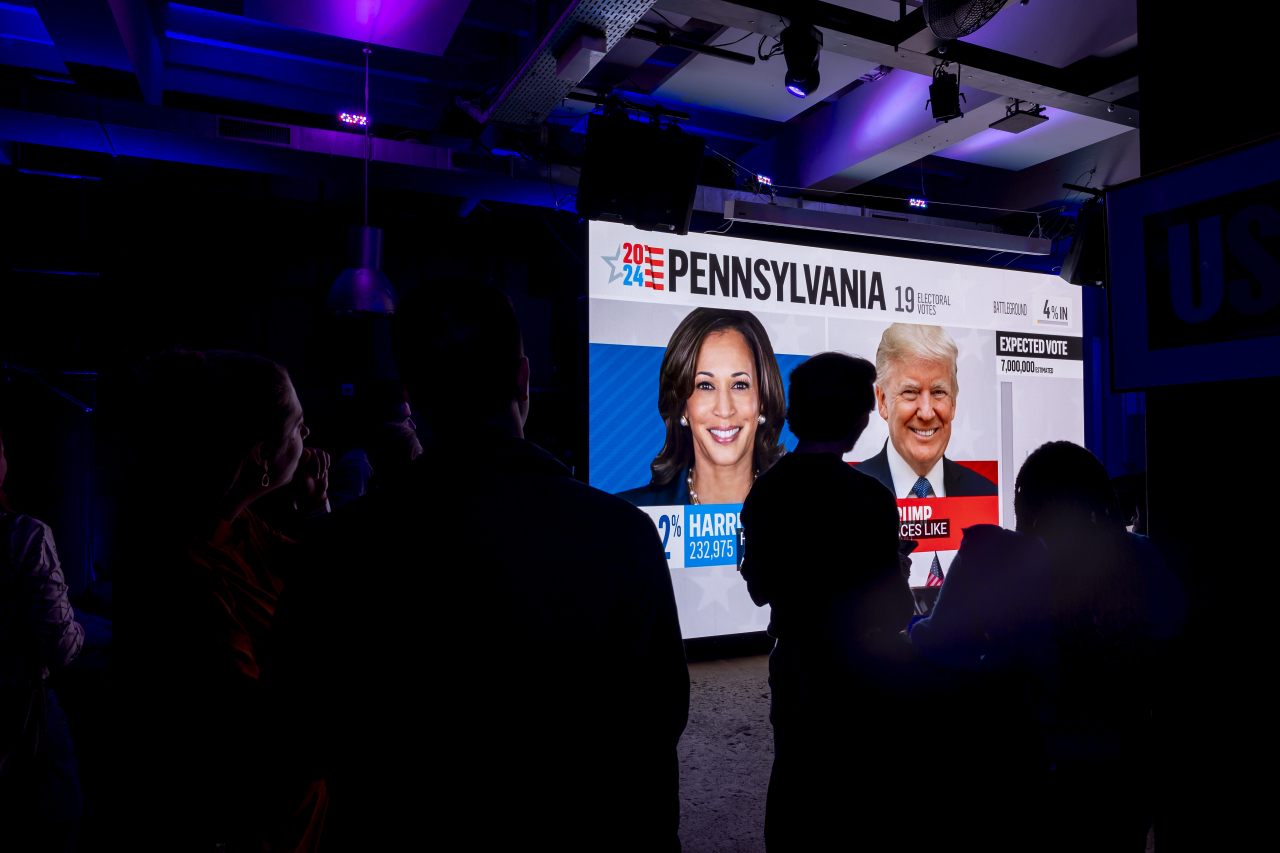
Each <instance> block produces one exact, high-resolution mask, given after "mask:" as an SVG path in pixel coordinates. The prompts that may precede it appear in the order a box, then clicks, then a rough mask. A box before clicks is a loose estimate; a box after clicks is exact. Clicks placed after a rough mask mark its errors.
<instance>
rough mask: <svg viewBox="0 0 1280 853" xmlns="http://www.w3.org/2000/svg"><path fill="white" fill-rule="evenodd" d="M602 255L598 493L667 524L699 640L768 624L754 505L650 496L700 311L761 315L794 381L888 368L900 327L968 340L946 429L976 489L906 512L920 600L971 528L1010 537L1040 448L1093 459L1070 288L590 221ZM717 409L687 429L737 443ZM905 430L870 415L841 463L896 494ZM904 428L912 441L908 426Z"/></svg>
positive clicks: (663, 488)
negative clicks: (662, 401) (1028, 469)
mask: <svg viewBox="0 0 1280 853" xmlns="http://www.w3.org/2000/svg"><path fill="white" fill-rule="evenodd" d="M589 241H590V243H589V251H590V255H589V258H588V268H589V275H588V277H589V299H590V311H589V317H590V328H589V340H590V363H589V367H588V371H589V376H590V389H589V418H590V428H589V430H590V432H589V442H590V462H591V467H590V471H591V475H590V478H591V484H592V485H593V486H596V487H597V488H600V489H603V490H604V491H606V492H610V493H612V494H622V495H623V496H625V497H627V498H628V499H629V500H632V502H633V503H636V504H637V505H640V506H641V508H642V509H644V511H645V512H647V513H649V515H650V516H651V517H652V518H653V520H654V524H655V525H656V526H657V529H658V533H659V535H660V536H661V537H662V539H663V542H664V550H665V551H666V553H667V555H668V560H669V565H670V568H671V575H672V581H673V584H674V587H675V594H676V601H677V604H678V606H679V610H680V625H681V628H682V630H683V631H684V636H685V637H686V638H694V637H709V636H721V635H728V634H739V633H746V632H752V631H763V630H764V629H765V628H766V626H767V625H768V623H769V613H768V608H767V607H766V608H759V607H756V606H755V604H754V603H753V602H752V601H751V598H750V597H749V596H748V594H747V588H746V583H745V582H744V581H743V580H742V578H741V576H740V575H739V574H738V572H737V553H736V552H737V550H738V548H737V537H736V519H737V514H738V511H739V510H740V509H741V503H724V504H717V505H706V504H705V503H703V504H700V505H696V506H695V505H691V504H690V503H689V499H688V498H687V494H688V492H687V487H686V484H687V480H686V474H685V473H682V474H679V475H676V476H674V477H672V478H671V479H670V480H668V481H667V482H666V483H652V482H651V480H652V479H653V473H652V467H651V466H652V465H653V462H654V459H655V457H657V456H658V455H659V454H660V453H661V452H662V451H663V449H664V446H665V445H666V443H667V435H668V425H667V424H666V422H664V420H663V417H662V416H661V415H660V414H659V396H660V391H661V388H660V384H661V377H660V367H661V365H662V363H663V357H664V354H665V352H666V350H667V347H668V345H677V344H678V343H679V341H678V340H677V341H673V333H675V332H676V331H677V329H678V328H688V327H689V325H690V324H688V323H686V325H685V327H681V323H682V321H685V320H686V318H689V317H690V315H691V313H692V312H694V311H695V310H696V309H698V308H709V309H732V310H737V311H748V312H750V313H751V314H752V315H753V316H754V317H755V318H756V320H758V321H759V326H760V327H761V328H762V329H763V331H764V334H765V336H766V337H767V340H768V343H769V345H770V346H771V348H772V350H773V353H774V356H775V358H776V361H777V367H778V371H779V372H778V374H776V375H780V376H781V378H782V380H783V382H784V383H785V382H786V380H787V377H788V375H789V374H790V372H791V370H792V369H793V368H794V367H795V366H796V365H798V364H800V363H801V362H803V361H804V360H805V359H806V358H808V357H809V356H811V355H813V354H815V353H819V352H827V351H838V352H844V353H848V354H850V355H858V356H862V357H864V358H866V359H868V360H870V361H872V362H874V361H875V359H876V351H877V349H878V348H879V346H880V343H881V339H882V337H883V336H884V334H885V332H886V330H888V329H889V328H890V326H891V325H892V324H894V323H908V324H923V325H931V326H938V327H941V329H942V330H943V331H944V332H945V333H946V336H948V337H949V338H950V339H951V340H952V341H954V343H955V346H956V349H957V351H958V354H959V357H958V360H957V377H956V385H957V388H958V390H957V392H956V394H955V397H954V405H953V409H952V411H951V412H950V413H949V414H950V420H949V421H948V424H949V425H948V427H947V429H946V430H945V431H944V432H943V435H944V436H946V444H945V452H944V459H945V460H949V461H950V463H952V464H947V465H946V468H947V470H948V471H949V472H952V473H954V472H960V471H961V470H962V469H963V474H962V476H961V475H957V476H952V475H951V474H948V482H950V483H951V484H952V485H953V486H954V487H955V488H953V490H952V492H950V493H947V494H945V496H942V497H932V498H925V499H917V498H914V497H912V498H905V499H899V500H898V506H899V514H900V515H901V516H902V531H901V532H902V535H903V538H910V539H916V540H918V541H919V543H920V544H919V547H918V548H917V549H916V551H915V553H914V554H913V555H912V561H913V565H912V573H911V585H912V586H917V587H923V586H929V585H936V583H937V582H938V580H937V576H938V574H939V573H941V574H942V575H943V576H944V577H945V573H946V571H947V569H948V567H949V566H950V563H951V559H952V557H954V555H955V552H956V550H957V549H958V548H959V545H960V539H961V536H962V531H963V529H964V528H965V527H968V526H969V525H972V524H980V523H991V524H997V523H998V524H1003V525H1004V526H1006V527H1013V525H1014V518H1013V482H1014V477H1015V476H1016V474H1017V469H1018V466H1020V465H1021V463H1022V461H1023V460H1024V459H1026V457H1027V455H1028V454H1029V453H1030V452H1031V451H1032V450H1034V449H1035V448H1037V447H1039V446H1040V445H1041V444H1043V443H1045V442H1046V441H1054V440H1067V441H1073V442H1075V443H1077V444H1084V363H1083V360H1082V355H1083V354H1082V347H1081V320H1082V318H1081V314H1080V309H1081V305H1080V299H1079V291H1078V288H1074V287H1071V286H1070V285H1067V284H1065V283H1063V282H1062V281H1061V280H1060V279H1057V278H1054V277H1051V276H1047V275H1043V274H1037V273H1026V272H1019V271H1014V270H1005V269H990V268H986V267H975V266H963V265H959V264H947V263H939V262H932V261H918V260H908V259H904V258H895V257H891V256H884V255H863V254H856V253H852V252H840V251H833V250H830V249H818V248H812V247H807V246H796V245H790V244H783V243H773V242H768V241H763V240H746V239H739V238H735V237H728V236H721V235H715V234H689V235H687V236H675V235H658V234H654V233H652V232H645V231H640V230H637V229H635V228H632V227H630V226H626V225H618V224H613V223H607V222H592V223H591V225H590V238H589ZM703 314H704V315H705V314H706V312H703ZM681 337H682V336H677V338H681ZM706 355H707V357H708V358H710V355H711V353H710V350H708V351H707V353H706ZM765 369H766V368H764V367H761V368H760V370H761V371H764V370H765ZM707 387H708V388H710V386H707ZM695 393H696V392H695ZM691 411H695V410H691ZM705 411H708V410H707V409H706V407H705V406H704V407H702V408H698V409H696V412H695V413H696V414H697V417H696V418H695V421H696V423H694V424H693V425H692V426H690V427H687V428H686V427H680V428H682V429H689V430H690V431H691V432H692V430H695V429H704V428H705V430H706V431H708V432H709V430H710V429H712V428H716V429H719V430H720V431H721V432H724V431H725V430H724V427H725V426H727V425H728V424H729V422H730V421H729V420H726V421H725V423H724V424H722V425H720V426H718V427H717V426H716V425H715V424H711V425H710V426H708V425H707V423H706V415H705ZM723 414H724V413H720V412H718V411H717V413H716V418H714V419H723V417H721V416H722V415H723ZM726 416H728V415H726ZM676 417H678V415H677V416H676ZM894 417H896V414H895V411H894V410H891V411H890V412H889V418H888V419H885V418H884V417H881V415H880V414H879V413H878V412H873V413H872V416H871V423H870V425H869V426H868V427H867V429H866V431H865V432H864V433H863V435H862V437H861V438H860V439H859V441H858V443H857V445H856V446H855V447H854V449H853V451H852V452H851V453H850V454H848V455H847V456H846V457H845V460H846V461H847V462H849V463H850V464H856V463H866V465H867V466H876V467H875V469H874V470H876V471H880V472H881V473H882V482H883V481H885V478H887V480H888V482H886V487H888V488H893V485H891V484H892V483H893V482H894V474H893V472H894V471H899V472H900V471H902V470H905V469H904V468H903V465H904V464H905V463H904V461H903V456H902V454H899V456H898V458H897V459H896V460H893V461H894V465H896V467H894V466H889V467H886V466H885V463H886V462H887V461H888V460H889V459H890V454H894V453H897V452H898V451H897V449H896V448H897V447H898V445H897V444H895V441H896V440H898V439H892V438H891V426H892V425H893V424H894ZM698 418H701V420H698ZM714 419H713V420H714ZM730 420H732V417H730ZM779 420H780V419H779ZM755 422H756V419H755V418H753V419H751V421H750V423H748V422H746V421H743V422H742V423H741V424H740V425H739V426H737V427H734V428H735V429H740V430H743V431H744V432H741V433H740V434H731V435H730V436H729V444H728V445H726V446H724V447H721V445H720V444H719V443H715V442H713V444H714V446H713V447H712V451H710V452H713V453H715V454H719V456H716V457H714V458H716V459H720V458H722V457H725V456H726V454H727V455H729V456H732V454H733V453H734V452H735V451H734V447H737V448H739V451H738V452H741V453H754V451H753V450H752V449H751V448H752V447H753V446H754V444H755V442H754V438H752V439H751V440H750V441H748V440H745V439H743V440H741V442H740V443H737V444H735V442H739V438H740V436H746V435H747V434H748V433H751V432H752V431H753V430H756V429H760V430H764V429H766V428H767V427H765V426H759V427H756V426H753V425H752V424H755ZM734 423H737V421H734ZM777 427H778V425H777V424H769V427H768V428H772V429H773V430H774V431H775V432H776V431H777ZM781 427H782V428H781V430H780V432H777V439H776V441H777V442H778V443H782V444H785V446H786V447H787V449H792V448H794V447H795V445H796V439H795V437H794V436H793V435H792V434H791V432H790V430H788V429H787V428H786V426H785V424H782V425H781ZM894 428H895V429H897V430H898V431H899V434H901V430H902V425H901V424H898V425H897V426H896V427H894ZM773 434H774V433H773V432H770V433H767V434H766V437H771V436H772V435H773ZM905 452H907V451H905V450H904V453H905ZM704 458H712V457H711V456H706V457H704ZM877 460H878V461H877ZM702 464H711V463H707V462H704V463H702ZM943 464H944V463H939V466H942V465H943ZM956 466H959V467H956ZM668 467H669V466H668ZM866 470H867V471H868V473H871V471H872V469H871V468H866ZM938 470H942V469H941V467H940V468H939V469H938ZM885 472H888V473H887V474H885ZM708 476H710V475H708ZM898 479H899V480H900V479H902V478H901V476H899V477H898ZM935 479H936V478H935ZM957 484H960V485H957ZM695 490H696V480H695ZM943 490H944V491H945V488H944V489H943ZM896 491H899V492H900V491H902V489H901V486H899V487H898V488H897V489H896ZM898 497H899V498H901V495H898ZM805 500H806V498H805V496H803V495H797V503H796V517H795V519H794V523H795V527H796V535H797V536H803V535H804V534H805V531H804V501H805ZM935 562H936V568H935ZM797 570H802V567H797ZM931 577H932V580H931Z"/></svg>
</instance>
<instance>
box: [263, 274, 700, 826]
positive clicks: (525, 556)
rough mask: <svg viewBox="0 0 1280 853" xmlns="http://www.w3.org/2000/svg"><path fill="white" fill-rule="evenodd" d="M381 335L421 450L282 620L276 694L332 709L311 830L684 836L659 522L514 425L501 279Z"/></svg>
mask: <svg viewBox="0 0 1280 853" xmlns="http://www.w3.org/2000/svg"><path fill="white" fill-rule="evenodd" d="M392 335H393V343H394V352H395V357H396V364H397V366H398V368H399V370H400V375H401V377H402V379H403V380H404V383H405V385H406V387H407V388H408V391H409V393H410V395H411V396H412V398H413V400H414V402H415V406H416V408H417V411H418V412H419V413H420V414H421V415H423V416H424V418H425V419H426V420H427V421H428V423H429V426H430V428H431V434H432V436H433V437H434V441H433V442H432V443H431V444H430V445H428V446H427V448H426V449H425V450H424V452H423V454H422V455H421V456H419V457H418V459H417V460H415V461H414V462H413V464H412V465H411V466H410V468H409V471H408V472H407V474H406V475H405V476H404V477H402V478H400V479H399V480H398V481H397V482H395V483H393V484H391V485H389V486H388V487H387V488H381V489H378V490H377V491H375V492H374V493H372V494H370V495H367V496H366V497H365V498H364V499H362V500H359V501H355V502H353V503H352V504H350V505H349V506H347V507H345V508H343V509H342V510H339V511H338V512H336V513H335V514H334V516H333V524H332V528H331V529H330V530H329V532H328V535H327V536H325V537H324V539H323V540H322V543H321V546H320V547H321V551H322V553H323V554H324V556H325V559H326V561H327V564H328V570H327V572H324V573H321V574H320V575H318V576H317V577H316V578H315V579H314V580H315V583H314V584H313V585H312V586H311V587H310V588H309V589H306V590H300V591H299V593H298V597H296V598H294V599H293V601H292V602H290V603H289V604H288V605H287V607H282V614H281V629H282V632H283V633H282V642H283V643H284V649H285V651H284V654H286V656H287V657H288V658H289V659H291V660H293V661H296V662H297V663H298V666H299V669H298V670H297V672H296V677H297V679H298V680H297V682H296V683H294V684H291V685H282V688H281V689H282V691H283V692H285V693H286V694H292V695H295V696H297V697H298V698H297V699H296V700H295V701H297V702H298V706H299V707H302V708H307V707H320V708H325V709H326V713H325V714H323V715H322V716H321V717H320V718H319V719H318V720H317V726H318V727H319V728H318V731H317V734H316V736H317V737H318V738H322V739H323V740H325V741H326V742H328V743H330V744H331V747H332V753H331V755H332V760H331V765H330V768H329V770H330V772H328V773H327V778H328V780H329V784H330V790H331V792H332V803H333V806H332V809H331V812H330V823H329V824H327V825H326V844H329V843H330V841H331V840H332V843H333V845H334V848H333V849H337V850H350V849H358V850H366V849H367V850H391V849H400V848H401V847H404V846H406V845H409V844H412V845H413V846H419V845H422V844H428V843H430V842H431V841H432V840H435V839H441V838H445V837H449V836H452V835H455V834H456V833H458V832H466V833H467V834H468V835H469V836H471V837H472V839H473V840H472V841H471V842H470V846H473V847H475V848H476V849H486V850H515V849H524V848H527V847H537V846H546V847H550V848H553V849H556V850H568V851H585V850H602V849H608V850H627V851H631V850H634V851H662V850H671V851H674V850H678V849H679V840H678V836H677V826H678V822H679V796H678V784H679V775H678V771H677V761H676V744H677V742H678V740H679V738H680V735H681V732H682V731H683V730H684V726H685V723H686V720H687V717H688V707H689V675H688V668H687V667H686V665H685V657H684V645H683V642H682V640H681V634H680V624H679V619H678V617H677V614H676V604H675V596H674V593H673V590H672V584H671V575H670V572H669V570H668V568H667V561H666V558H665V556H664V554H663V550H662V543H661V540H660V538H659V537H658V534H657V528H656V527H655V526H654V523H653V522H652V521H651V520H650V519H649V517H648V516H647V515H646V514H645V513H644V512H643V511H641V510H640V509H637V508H636V507H635V506H633V505H631V504H629V503H628V502H626V501H625V500H623V499H622V498H618V497H614V496H612V495H608V494H606V493H604V492H601V491H598V490H596V489H593V488H591V487H590V486H587V485H586V484H584V483H581V482H578V481H577V480H575V479H574V478H573V476H572V474H571V473H570V471H569V469H567V468H566V467H564V466H563V465H562V464H561V463H560V462H558V461H557V460H556V459H555V458H553V457H552V456H551V455H550V454H548V453H547V452H545V451H544V450H542V449H541V448H539V447H537V446H535V445H534V444H532V443H530V442H529V441H527V440H525V438H524V433H523V429H524V424H525V419H526V417H527V415H528V411H529V376H530V367H529V359H528V358H527V357H526V356H525V354H524V349H523V343H522V340H521V333H520V326H519V323H518V322H517V320H516V316H515V312H514V310H513V308H512V306H511V303H510V301H509V300H508V298H507V297H506V296H505V295H504V294H503V293H502V292H501V291H499V290H497V289H495V288H494V287H492V286H490V285H488V284H485V283H483V282H480V281H475V280H471V279H462V278H455V279H442V280H436V281H433V282H431V283H429V284H427V285H424V286H422V287H420V288H418V289H417V290H415V291H413V292H411V293H410V294H408V295H407V296H406V297H405V298H404V300H403V301H402V302H401V304H400V306H399V307H398V309H397V312H396V315H395V317H394V318H393V321H392ZM286 609H288V613H286V612H284V611H285V610H286ZM417 614H427V615H428V617H429V618H427V619H425V620H419V619H416V618H412V617H413V616H414V615H417ZM290 620H292V622H291V623H290ZM334 626H342V630H341V631H335V630H334Z"/></svg>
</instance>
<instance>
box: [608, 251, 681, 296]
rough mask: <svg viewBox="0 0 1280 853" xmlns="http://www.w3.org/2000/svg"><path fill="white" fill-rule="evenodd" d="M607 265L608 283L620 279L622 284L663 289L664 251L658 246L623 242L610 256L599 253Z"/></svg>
mask: <svg viewBox="0 0 1280 853" xmlns="http://www.w3.org/2000/svg"><path fill="white" fill-rule="evenodd" d="M600 257H601V260H603V261H604V262H605V263H607V264H608V265H609V283H610V284H612V283H613V282H615V281H617V280H618V279H622V283H623V284H624V285H631V286H635V287H649V288H652V289H654V290H665V289H666V288H665V287H664V286H663V278H664V277H665V272H666V270H665V266H666V260H665V252H664V250H663V249H662V248H661V247H660V246H645V245H642V244H640V243H623V244H621V245H620V246H618V251H617V252H616V253H614V255H613V256H612V257H610V256H609V255H601V256H600Z"/></svg>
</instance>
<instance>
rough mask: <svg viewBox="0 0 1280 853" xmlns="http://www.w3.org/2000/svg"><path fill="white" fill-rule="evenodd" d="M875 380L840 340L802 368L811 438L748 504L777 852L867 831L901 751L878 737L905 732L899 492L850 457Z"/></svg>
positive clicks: (804, 415)
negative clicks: (853, 809)
mask: <svg viewBox="0 0 1280 853" xmlns="http://www.w3.org/2000/svg"><path fill="white" fill-rule="evenodd" d="M874 381H875V368H874V367H873V366H872V365H871V364H870V363H869V362H867V361H865V360H863V359H860V358H853V357H851V356H847V355H842V354H839V353H821V354H819V355H816V356H814V357H813V358H811V359H809V360H808V361H806V362H804V363H803V364H801V365H800V366H799V367H797V368H795V370H793V371H792V372H791V389H790V396H789V406H788V408H787V423H788V424H789V425H790V427H791V431H792V432H793V433H794V434H795V435H796V437H797V438H799V439H800V441H799V443H798V444H797V446H796V449H795V450H794V451H793V452H791V453H788V454H787V455H786V456H783V457H782V459H780V460H778V461H777V462H776V463H774V465H773V467H772V468H770V469H769V470H768V471H766V472H765V473H764V474H762V475H761V476H760V479H759V480H758V481H757V483H756V485H755V487H754V488H753V489H752V490H751V494H749V495H748V496H747V500H746V503H745V504H744V505H743V508H742V526H743V529H744V531H745V532H744V536H745V544H744V548H743V558H742V576H743V578H744V579H745V580H746V582H747V589H748V591H749V592H750V593H751V598H752V600H754V601H755V603H756V604H757V605H760V606H764V605H766V604H768V605H770V606H771V607H772V611H771V613H770V621H769V634H770V635H771V636H773V637H775V638H776V639H777V644H776V646H775V648H774V650H773V654H772V655H770V658H769V684H770V687H771V688H772V703H773V704H772V708H771V711H770V720H771V721H772V723H773V727H774V739H775V745H776V757H775V761H774V769H773V775H772V777H771V779H770V785H769V803H768V809H767V813H766V817H765V836H766V841H767V844H768V847H769V849H770V850H771V851H773V850H805V849H817V848H815V847H813V845H815V844H823V843H825V842H826V840H827V837H828V836H829V835H830V834H831V833H832V832H833V831H834V830H836V829H838V826H839V824H840V823H841V822H842V821H843V822H845V824H846V828H847V830H848V832H849V835H848V836H847V840H849V841H850V842H852V841H855V840H858V839H864V840H865V839H866V837H867V834H868V833H869V832H870V831H872V830H873V829H874V828H875V827H876V826H878V825H879V823H878V822H879V821H881V820H882V819H883V818H884V813H883V811H882V809H881V813H880V814H875V812H877V810H878V809H880V807H881V806H883V803H880V802H879V800H880V798H881V797H882V796H883V795H885V794H887V793H889V792H888V791H886V790H885V783H886V779H887V777H886V773H892V772H893V770H894V768H893V767H892V766H891V765H892V763H893V761H894V759H893V758H892V757H891V756H889V755H886V754H885V753H884V752H883V751H882V749H881V745H883V744H884V742H885V740H886V739H890V740H891V739H892V731H896V727H895V723H894V721H893V720H892V717H893V716H894V715H895V714H896V713H897V711H896V709H895V710H891V709H890V708H889V706H890V705H893V704H894V703H895V702H896V701H897V699H898V692H897V688H898V685H897V684H896V681H897V678H898V676H897V674H896V672H895V670H896V668H897V667H898V666H900V665H901V664H902V661H903V658H904V657H906V655H905V651H906V644H905V638H904V637H902V636H901V632H902V630H903V629H905V628H906V627H907V623H908V622H909V620H910V619H911V614H912V612H913V610H914V604H913V600H912V597H911V590H910V588H909V587H908V586H907V579H906V577H905V576H904V575H903V573H902V569H901V566H900V563H899V558H898V526H899V522H898V511H897V506H896V504H895V502H894V498H893V495H892V494H891V493H890V492H889V491H887V490H886V489H885V488H884V486H883V485H881V484H880V483H879V482H878V481H877V480H876V479H874V478H873V477H870V476H868V475H867V474H864V473H862V472H860V471H857V470H855V469H854V468H853V467H851V466H850V465H848V464H847V463H845V462H844V461H843V459H842V457H843V456H844V454H846V453H848V452H849V451H850V450H852V449H853V446H854V444H855V443H856V442H857V440H858V436H860V435H861V434H862V431H863V430H864V429H865V428H866V426H867V421H868V418H869V416H870V413H871V410H872V408H873V406H874V405H875V396H874V393H873V391H872V384H873V382H874ZM886 716H887V717H889V718H890V719H889V721H888V723H887V725H889V726H890V728H891V729H892V731H888V730H886V729H885V725H886V723H885V721H884V718H885V717H886ZM849 735H853V736H854V737H855V738H856V739H857V740H858V741H860V742H861V741H863V739H864V738H865V742H862V744H861V748H851V747H852V746H853V745H852V744H851V743H850V742H849V741H847V740H846V738H847V737H848V736H849ZM855 755H856V757H855ZM853 779H858V780H860V781H859V784H862V783H863V782H865V783H866V785H867V790H865V791H863V792H862V793H861V794H859V795H858V799H859V800H860V803H859V815H860V817H859V818H857V820H858V822H859V823H858V826H856V827H855V826H851V825H847V823H848V817H849V815H848V814H847V812H846V811H845V810H846V809H847V808H848V803H846V804H845V805H844V806H840V805H839V803H840V800H841V796H842V794H844V793H849V794H852V793H853V791H854V789H853V788H850V787H849V786H848V783H849V781H850V780H853ZM893 796H894V797H899V796H901V794H899V793H897V792H894V793H893ZM864 810H867V811H870V812H871V813H872V816H868V815H866V814H864V813H863V812H864Z"/></svg>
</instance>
